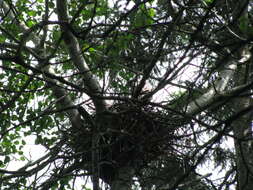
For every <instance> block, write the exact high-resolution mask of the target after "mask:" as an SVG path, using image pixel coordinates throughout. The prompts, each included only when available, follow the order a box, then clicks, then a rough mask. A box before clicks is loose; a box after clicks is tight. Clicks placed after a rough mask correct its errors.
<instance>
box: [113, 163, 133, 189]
mask: <svg viewBox="0 0 253 190" xmlns="http://www.w3.org/2000/svg"><path fill="white" fill-rule="evenodd" d="M133 175H134V169H133V168H131V167H128V166H126V167H122V168H119V169H118V171H117V176H116V177H115V179H114V180H113V181H112V184H111V190H130V189H131V184H133V183H132V180H133Z"/></svg>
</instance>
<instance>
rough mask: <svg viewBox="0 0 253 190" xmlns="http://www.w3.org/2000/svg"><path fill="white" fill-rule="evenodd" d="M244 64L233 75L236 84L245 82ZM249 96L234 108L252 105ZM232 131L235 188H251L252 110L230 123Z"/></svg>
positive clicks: (240, 100) (240, 99)
mask: <svg viewBox="0 0 253 190" xmlns="http://www.w3.org/2000/svg"><path fill="white" fill-rule="evenodd" d="M250 60H251V61H250V63H248V64H249V65H250V67H252V66H251V65H252V58H251V59H250ZM246 67H247V66H246V64H245V65H244V66H242V68H241V72H240V71H238V74H237V76H235V78H236V79H235V80H237V81H236V83H238V85H240V84H242V83H245V82H247V80H248V79H247V77H246V76H247V75H248V76H249V73H251V72H247V70H249V69H247V68H246ZM252 103H253V102H252V98H251V97H248V96H247V97H241V98H238V99H237V100H236V102H235V104H234V105H235V106H236V107H235V110H243V109H245V108H247V107H249V106H251V105H252ZM232 127H233V133H234V137H235V139H234V145H235V155H236V168H237V190H252V189H253V165H252V164H253V160H252V158H253V149H252V145H253V144H252V143H253V141H252V140H253V138H252V111H251V112H249V113H247V114H245V115H243V116H241V117H240V118H238V119H237V120H236V121H234V122H233V123H232Z"/></svg>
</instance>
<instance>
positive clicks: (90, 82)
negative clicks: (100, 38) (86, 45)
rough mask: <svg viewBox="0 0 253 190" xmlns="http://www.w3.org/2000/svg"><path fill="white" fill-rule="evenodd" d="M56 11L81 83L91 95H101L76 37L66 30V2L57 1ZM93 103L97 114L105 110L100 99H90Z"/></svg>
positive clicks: (103, 103)
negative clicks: (79, 74)
mask: <svg viewBox="0 0 253 190" xmlns="http://www.w3.org/2000/svg"><path fill="white" fill-rule="evenodd" d="M57 10H58V19H59V21H60V22H65V23H66V24H65V25H61V30H62V32H63V39H64V42H65V44H66V46H67V49H68V51H69V55H70V57H71V60H72V61H73V63H74V65H75V66H76V67H77V68H78V70H79V71H80V72H81V73H83V76H82V77H83V81H84V85H85V87H86V88H87V90H88V91H89V92H90V93H91V94H97V95H98V94H102V89H101V87H100V85H99V83H98V81H97V80H96V79H95V77H94V76H93V74H92V73H91V71H90V69H89V67H88V65H87V64H86V63H85V60H84V58H83V56H82V54H81V49H80V46H79V44H78V41H77V39H76V37H75V36H74V35H73V34H72V33H71V31H70V30H69V28H68V24H67V23H68V14H67V1H66V0H57ZM91 98H92V100H93V103H94V105H95V107H96V110H97V111H98V112H101V111H104V110H106V103H105V102H104V100H102V99H97V98H95V97H91Z"/></svg>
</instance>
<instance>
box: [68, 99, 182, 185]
mask: <svg viewBox="0 0 253 190" xmlns="http://www.w3.org/2000/svg"><path fill="white" fill-rule="evenodd" d="M184 123H185V119H184V118H183V117H182V116H181V115H177V114H175V113H172V112H169V111H165V110H161V109H158V108H155V107H152V106H140V105H130V104H125V103H124V104H123V103H121V104H114V105H113V106H111V107H110V108H109V111H108V112H103V113H99V114H94V115H91V116H90V119H89V121H87V118H86V120H85V121H84V125H83V126H82V128H81V130H78V131H77V130H71V132H70V133H69V134H68V137H69V140H68V144H69V145H70V147H71V148H72V149H73V151H75V152H76V153H81V154H79V155H81V157H82V159H83V160H85V161H86V162H91V161H92V156H91V155H92V151H94V149H96V150H98V152H99V162H100V164H99V166H100V168H101V170H103V171H102V172H101V176H100V177H101V178H102V179H103V180H104V181H109V179H107V178H108V176H109V178H111V177H112V176H111V175H112V174H108V173H106V171H110V173H111V172H112V171H113V170H115V169H116V168H119V167H123V166H126V165H131V166H134V167H138V168H141V167H142V166H144V165H145V164H147V163H149V162H150V161H152V160H154V159H155V158H157V157H159V156H161V155H164V154H171V153H172V152H173V147H172V144H173V141H175V140H176V138H175V131H176V130H177V129H178V126H180V125H181V126H182V124H184ZM95 136H96V138H97V141H96V144H95V147H94V143H92V141H93V140H94V137H95Z"/></svg>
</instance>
